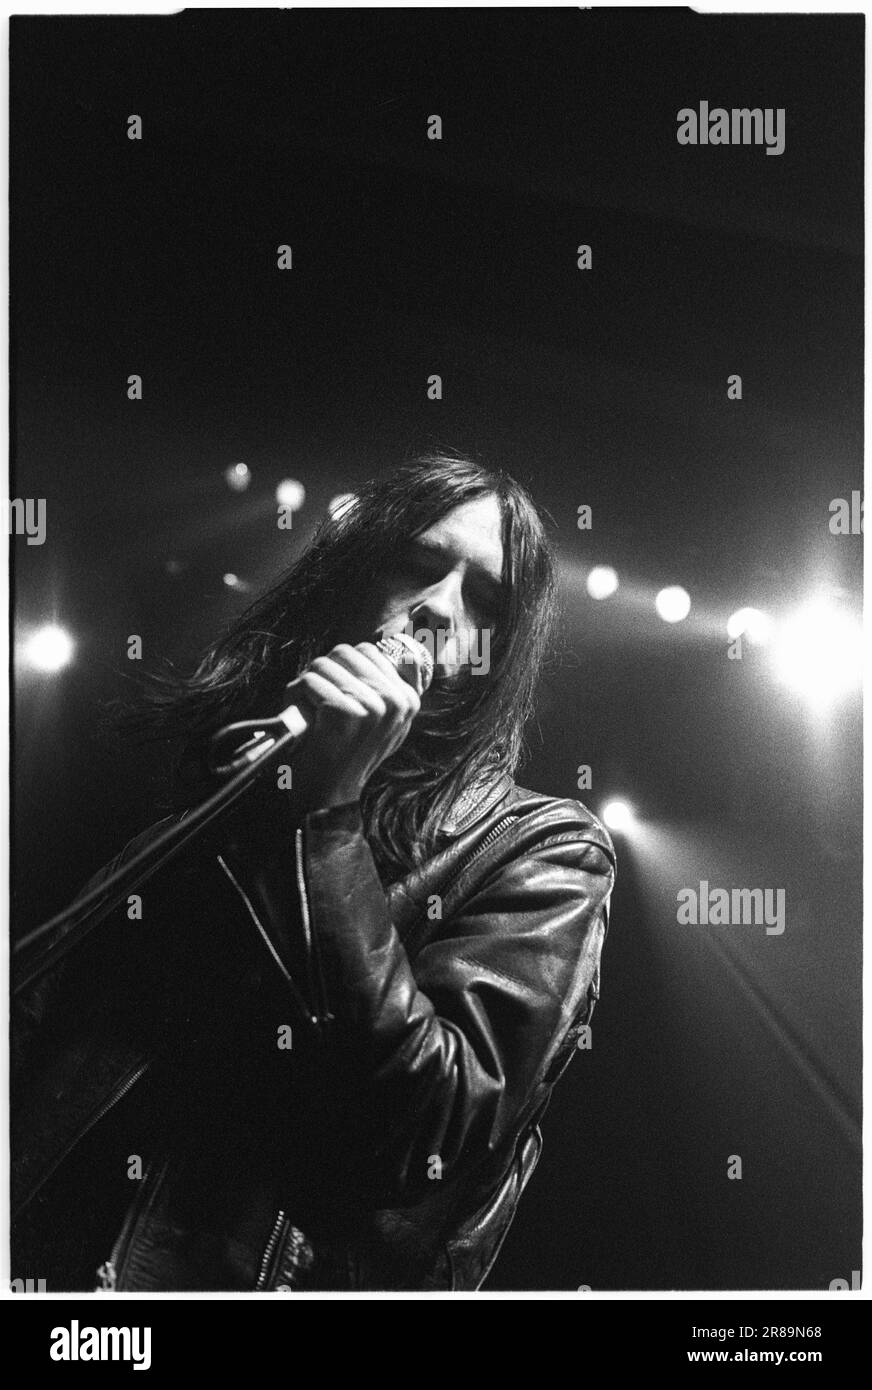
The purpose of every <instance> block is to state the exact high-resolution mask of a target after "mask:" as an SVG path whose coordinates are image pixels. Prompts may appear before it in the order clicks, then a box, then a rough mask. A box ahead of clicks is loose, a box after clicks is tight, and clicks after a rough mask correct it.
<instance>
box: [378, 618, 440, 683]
mask: <svg viewBox="0 0 872 1390" xmlns="http://www.w3.org/2000/svg"><path fill="white" fill-rule="evenodd" d="M376 646H377V647H378V649H379V651H380V652H381V653H382V654H383V655H384V656H386V657H387V659H388V661H390V662H392V663H393V665H394V666H397V667H399V666H402V665H403V664H404V663H406V662H409V661H413V662H414V663H415V665H416V666H417V667H418V669H419V671H420V673H421V685H422V688H421V691H420V693H421V694H422V695H423V693H424V691H425V690H426V689H427V688H428V687H429V685H430V682H431V681H432V679H433V669H434V668H433V658H432V656H431V655H430V653H429V652H428V650H427V648H426V647H425V646H424V644H423V642H416V641H415V639H414V637H410V636H409V634H408V633H407V632H396V633H394V634H393V635H392V636H391V637H382V638H380V639H379V641H378V642H376Z"/></svg>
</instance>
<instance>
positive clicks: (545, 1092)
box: [12, 777, 615, 1291]
mask: <svg viewBox="0 0 872 1390" xmlns="http://www.w3.org/2000/svg"><path fill="white" fill-rule="evenodd" d="M163 824H165V823H162V826H161V828H162V827H163ZM153 833H154V830H152V831H147V832H145V834H144V835H143V836H140V837H138V838H137V840H135V841H134V842H133V843H132V844H131V845H129V846H128V847H127V849H126V850H125V851H124V852H123V853H122V855H121V856H119V857H118V859H116V860H115V861H113V864H111V865H107V867H106V869H105V870H104V871H103V874H107V873H108V872H109V871H110V870H111V869H112V868H113V867H114V866H115V865H116V864H118V863H119V862H121V861H122V860H123V859H125V858H126V857H128V856H129V855H130V854H132V853H134V852H135V851H136V850H137V849H138V848H139V847H140V846H141V845H142V844H143V843H144V842H145V840H146V839H147V838H148V837H149V836H150V835H151V834H153ZM270 843H271V844H272V846H273V847H272V848H271V849H270V850H269V851H267V850H265V849H264V840H263V838H259V839H258V838H255V839H249V840H248V841H246V838H245V834H244V833H240V834H239V835H236V836H234V835H232V834H225V835H224V838H223V839H222V841H221V843H220V844H217V843H213V844H212V845H211V846H208V845H207V846H205V847H203V848H202V849H201V851H200V853H199V854H198V855H196V856H190V855H189V856H188V857H187V859H186V862H185V865H184V867H183V868H181V869H178V870H176V871H175V872H174V873H169V872H168V871H167V872H166V873H165V874H164V875H162V876H159V877H162V878H163V879H164V880H165V881H164V882H163V884H162V885H161V886H160V887H154V888H153V887H151V886H150V885H149V884H146V885H145V886H144V888H143V890H142V895H141V896H142V916H141V920H140V919H139V918H138V917H137V915H136V907H135V905H131V906H130V907H129V908H128V910H127V911H126V912H125V910H124V909H123V908H121V909H119V910H118V911H117V912H116V913H115V914H114V915H113V916H112V917H110V918H108V919H107V920H106V922H104V923H103V924H101V925H100V926H99V927H98V928H96V930H95V931H94V932H93V933H92V934H91V937H90V938H89V939H88V941H87V942H86V943H84V944H83V945H80V946H79V947H77V948H76V950H75V951H74V952H72V953H70V955H69V958H68V960H67V961H66V963H65V964H64V965H63V966H61V967H59V968H58V969H57V970H56V971H55V972H54V977H53V976H52V975H51V974H50V975H48V976H47V977H45V978H44V979H43V981H42V982H41V984H40V985H39V986H37V987H36V988H35V990H34V991H33V992H32V995H31V997H30V998H28V999H26V1000H25V1001H24V1005H23V1009H22V1016H21V1019H20V1021H19V1025H18V1029H17V1031H16V1032H15V1033H14V1035H13V1036H14V1055H15V1053H16V1052H21V1053H22V1055H23V1056H24V1057H25V1065H24V1067H23V1075H24V1076H25V1078H26V1080H25V1081H24V1082H22V1083H20V1084H17V1085H16V1084H13V1092H12V1119H13V1212H14V1215H13V1269H12V1273H13V1274H14V1275H16V1277H17V1276H18V1275H19V1274H22V1275H25V1274H33V1275H34V1277H45V1274H46V1269H45V1268H43V1269H39V1267H38V1264H39V1262H40V1261H42V1263H43V1265H45V1263H46V1261H47V1260H49V1261H50V1259H51V1255H50V1248H51V1246H50V1241H51V1239H53V1238H54V1239H56V1238H57V1235H56V1232H57V1229H58V1228H57V1222H58V1219H59V1218H58V1212H59V1211H60V1212H61V1213H63V1214H64V1215H63V1216H62V1218H61V1219H63V1220H67V1219H68V1218H69V1217H70V1216H71V1215H73V1214H77V1213H78V1211H79V1209H80V1207H81V1205H82V1202H83V1196H82V1190H81V1188H80V1187H79V1188H77V1186H76V1182H77V1179H76V1171H78V1172H79V1173H82V1172H83V1171H87V1172H88V1173H89V1174H91V1175H92V1176H93V1175H94V1173H95V1172H96V1174H97V1177H98V1188H99V1190H102V1188H101V1187H100V1182H99V1180H100V1175H101V1172H102V1170H103V1169H105V1172H102V1176H103V1177H104V1178H105V1185H106V1187H105V1190H106V1191H107V1192H108V1191H109V1190H110V1188H111V1186H112V1180H113V1179H114V1181H115V1184H116V1188H117V1187H118V1181H117V1180H118V1176H119V1165H124V1164H125V1163H126V1164H127V1168H125V1169H124V1171H123V1174H122V1178H123V1180H122V1183H121V1187H122V1188H123V1189H124V1193H123V1194H122V1196H123V1200H124V1208H126V1209H127V1216H126V1219H125V1220H124V1221H123V1225H122V1229H121V1231H120V1233H118V1232H117V1230H116V1229H115V1228H113V1235H114V1248H112V1242H108V1243H107V1246H106V1248H105V1249H104V1250H103V1257H102V1268H101V1271H100V1278H101V1281H102V1284H103V1286H104V1287H108V1288H116V1289H119V1290H172V1291H183V1290H187V1289H199V1290H228V1289H236V1290H252V1289H261V1290H273V1289H296V1288H299V1289H350V1290H355V1289H361V1290H369V1289H383V1290H384V1289H390V1290H471V1289H475V1288H478V1287H479V1286H480V1284H481V1283H482V1281H483V1280H484V1278H485V1277H486V1275H487V1273H488V1271H489V1270H490V1268H491V1266H492V1264H493V1262H494V1260H495V1259H496V1256H497V1254H498V1251H499V1248H500V1246H501V1244H502V1241H503V1239H504V1238H505V1235H506V1232H507V1230H508V1227H509V1224H510V1222H511V1220H512V1217H513V1215H514V1212H515V1208H516V1205H517V1202H518V1199H519V1197H520V1194H521V1192H522V1190H523V1188H524V1186H525V1184H526V1183H527V1181H528V1179H529V1177H530V1174H531V1173H532V1171H533V1168H534V1167H535V1164H536V1162H537V1160H538V1157H539V1153H540V1150H541V1144H542V1140H541V1133H540V1130H539V1121H540V1119H541V1116H542V1114H543V1111H544V1110H545V1107H546V1106H547V1103H548V1100H549V1097H550V1094H551V1089H552V1087H553V1085H554V1083H555V1081H556V1080H557V1078H558V1077H559V1075H560V1074H561V1072H562V1071H563V1070H564V1068H565V1066H566V1065H567V1063H568V1061H569V1060H570V1058H571V1056H572V1053H573V1050H574V1048H575V1044H576V1040H577V1037H578V1032H579V1029H580V1028H581V1027H582V1026H583V1025H585V1024H587V1023H589V1021H590V1017H591V1014H592V1012H593V1008H594V1004H595V1001H596V999H597V997H598V994H599V978H600V954H601V949H602V944H603V940H604V937H605V933H606V929H607V922H608V902H609V896H610V893H611V890H612V886H613V882H614V869H615V859H614V849H613V846H612V843H611V840H610V838H609V836H608V834H607V833H606V832H605V831H604V830H603V828H602V827H601V826H600V825H599V823H598V822H597V821H596V820H595V819H594V818H593V816H591V814H590V813H589V812H588V811H587V810H586V808H585V807H584V806H582V805H581V804H580V803H579V802H577V801H570V800H555V799H553V798H550V797H546V796H542V795H539V794H538V793H534V792H530V791H525V790H523V789H521V788H519V787H517V786H516V785H515V784H514V783H513V782H512V781H511V779H509V778H507V777H503V778H501V779H500V780H499V781H497V782H496V783H495V784H494V785H493V786H492V787H491V788H490V790H489V791H488V793H487V795H485V796H484V797H483V798H481V799H480V800H479V801H478V803H477V804H476V805H475V806H474V807H473V808H472V810H471V811H469V812H468V814H467V815H466V816H465V817H464V818H463V819H462V820H461V821H460V823H458V824H455V825H453V826H451V827H450V830H449V831H448V832H447V833H446V836H445V840H444V842H443V847H442V848H440V849H439V851H438V852H437V853H436V854H435V855H433V856H432V857H431V858H430V859H429V860H428V861H427V862H426V863H425V864H424V865H423V866H421V867H420V868H418V869H417V870H415V871H414V872H413V873H410V874H409V875H408V876H406V877H405V878H403V879H401V880H400V881H399V882H397V883H394V884H393V885H391V886H390V887H389V888H388V890H387V891H385V889H384V887H383V885H382V882H381V881H380V879H379V877H378V874H377V872H376V869H375V865H374V862H373V858H372V854H371V852H370V849H369V846H368V844H367V842H366V840H365V838H364V836H363V833H362V823H361V818H360V812H359V809H358V808H357V806H356V805H348V806H342V807H338V808H332V809H329V810H325V811H318V812H315V813H313V814H310V815H308V816H306V817H305V819H304V821H303V824H302V825H301V826H298V827H296V828H294V829H293V830H292V831H290V832H289V834H288V835H287V836H282V835H278V836H276V835H273V836H272V837H271V841H270ZM100 877H101V875H98V879H99V878H100ZM92 882H94V880H92ZM152 882H153V883H156V882H157V880H153V881H152ZM83 1146H84V1150H83ZM81 1151H84V1152H85V1154H86V1157H85V1158H84V1159H82V1160H80V1161H79V1166H78V1170H77V1169H76V1155H77V1153H79V1152H81ZM134 1160H136V1161H134ZM83 1164H84V1167H83ZM101 1165H102V1167H101ZM128 1168H129V1171H130V1176H129V1177H128V1176H127V1172H128ZM140 1169H141V1172H140ZM71 1172H72V1177H71V1176H70V1173H71ZM125 1194H126V1195H125ZM87 1200H88V1201H90V1200H91V1198H88V1199H87ZM16 1213H17V1214H16ZM40 1215H41V1217H42V1219H43V1225H45V1222H46V1221H47V1222H48V1225H49V1228H50V1231H54V1232H55V1236H54V1237H52V1236H51V1235H50V1236H49V1240H48V1244H47V1243H46V1237H45V1235H44V1234H43V1236H42V1238H41V1239H42V1241H43V1244H42V1246H40V1243H39V1242H40V1237H39V1236H38V1235H34V1230H37V1229H38V1228H39V1225H40V1219H39V1218H40ZM47 1251H48V1252H49V1253H46V1252H47ZM95 1262H96V1261H95ZM50 1274H51V1271H50V1270H49V1275H50ZM95 1282H96V1278H95ZM51 1287H52V1283H51V1278H49V1288H50V1289H51Z"/></svg>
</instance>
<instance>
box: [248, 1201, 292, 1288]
mask: <svg viewBox="0 0 872 1390" xmlns="http://www.w3.org/2000/svg"><path fill="white" fill-rule="evenodd" d="M287 1220H288V1218H287V1216H286V1215H285V1213H284V1212H283V1211H280V1212H279V1214H278V1216H277V1217H276V1219H275V1222H274V1224H273V1228H272V1231H271V1232H270V1238H269V1240H268V1241H267V1243H266V1246H265V1247H264V1252H263V1255H262V1256H261V1260H260V1269H259V1271H258V1275H257V1283H256V1284H255V1286H254V1289H255V1292H256V1293H261V1292H262V1291H263V1290H264V1289H265V1288H266V1283H267V1279H268V1278H269V1274H270V1266H271V1265H272V1261H273V1256H274V1255H275V1251H276V1246H277V1245H278V1243H279V1237H280V1236H281V1235H282V1233H283V1230H284V1227H285V1226H286V1224H287Z"/></svg>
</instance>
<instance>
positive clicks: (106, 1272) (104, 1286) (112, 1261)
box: [95, 1158, 169, 1293]
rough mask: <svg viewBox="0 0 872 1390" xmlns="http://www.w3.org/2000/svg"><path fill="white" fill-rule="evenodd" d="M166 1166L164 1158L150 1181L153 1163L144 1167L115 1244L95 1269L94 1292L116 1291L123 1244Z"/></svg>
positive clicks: (145, 1210)
mask: <svg viewBox="0 0 872 1390" xmlns="http://www.w3.org/2000/svg"><path fill="white" fill-rule="evenodd" d="M168 1167H169V1159H166V1158H165V1159H164V1160H163V1162H162V1164H161V1167H160V1171H159V1172H158V1174H157V1175H156V1177H155V1180H154V1182H152V1181H151V1178H152V1173H154V1163H150V1164H149V1166H148V1168H147V1169H146V1173H145V1177H144V1178H143V1180H142V1188H141V1189H140V1191H139V1192H138V1193H137V1195H136V1197H135V1198H134V1199H133V1202H132V1203H131V1205H130V1210H129V1211H128V1213H127V1215H126V1216H125V1218H124V1221H123V1222H122V1224H121V1230H120V1231H119V1232H118V1236H117V1238H116V1240H115V1244H114V1245H113V1247H112V1253H111V1254H110V1256H109V1258H108V1260H106V1261H105V1263H104V1264H101V1265H100V1267H99V1269H98V1270H97V1278H98V1279H99V1280H100V1285H99V1288H98V1289H96V1290H95V1292H96V1293H103V1292H106V1293H115V1292H116V1291H117V1288H118V1276H119V1273H120V1271H121V1266H122V1253H124V1246H125V1244H128V1245H129V1242H130V1234H131V1232H132V1230H133V1228H134V1226H135V1225H136V1223H137V1222H138V1221H139V1220H140V1219H141V1217H143V1216H145V1215H147V1214H148V1211H149V1209H150V1207H151V1206H152V1204H153V1202H154V1200H155V1197H156V1196H157V1192H158V1189H159V1187H160V1184H161V1179H162V1178H163V1175H164V1174H165V1173H166V1171H167V1168H168ZM149 1183H151V1191H149V1190H148V1188H149ZM146 1194H147V1195H146Z"/></svg>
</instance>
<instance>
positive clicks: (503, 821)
mask: <svg viewBox="0 0 872 1390" xmlns="http://www.w3.org/2000/svg"><path fill="white" fill-rule="evenodd" d="M518 819H519V818H518V816H513V815H509V816H501V817H500V819H499V820H498V821H497V822H496V824H495V825H493V826H491V829H490V830H489V831H488V833H487V834H486V835H485V837H484V839H483V840H482V842H481V844H480V845H476V847H475V849H474V850H472V851H471V852H470V853H469V854H468V855H467V856H466V858H465V859H462V860H461V861H460V865H459V867H458V868H457V869H456V870H455V872H454V877H453V878H452V879H451V882H450V883H449V884H448V886H447V888H446V889H445V891H444V892H443V894H442V897H443V900H444V899H445V898H447V897H448V894H449V893H450V892H451V889H452V888H453V887H454V886H455V884H457V883H458V882H459V881H460V878H461V876H462V875H463V874H465V873H466V870H467V869H468V868H469V866H470V864H473V863H474V862H475V860H476V859H478V857H479V855H480V854H484V853H485V851H486V850H489V849H490V847H491V845H495V844H496V842H497V840H498V839H499V838H500V836H501V835H503V834H504V833H505V832H506V831H507V830H508V829H509V827H510V826H512V825H514V824H515V822H516V821H517V820H518Z"/></svg>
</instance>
